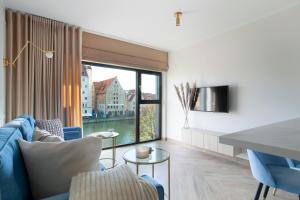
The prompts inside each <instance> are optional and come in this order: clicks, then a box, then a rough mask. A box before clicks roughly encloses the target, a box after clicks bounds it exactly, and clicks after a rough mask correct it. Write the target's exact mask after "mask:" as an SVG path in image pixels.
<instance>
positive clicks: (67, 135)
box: [63, 126, 82, 140]
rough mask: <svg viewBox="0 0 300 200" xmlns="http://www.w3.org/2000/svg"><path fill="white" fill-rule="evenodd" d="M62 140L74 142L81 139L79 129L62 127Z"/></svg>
mask: <svg viewBox="0 0 300 200" xmlns="http://www.w3.org/2000/svg"><path fill="white" fill-rule="evenodd" d="M63 131H64V139H65V140H74V139H79V138H82V134H81V128H80V127H77V126H72V127H64V129H63Z"/></svg>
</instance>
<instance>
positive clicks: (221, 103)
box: [191, 86, 229, 112]
mask: <svg viewBox="0 0 300 200" xmlns="http://www.w3.org/2000/svg"><path fill="white" fill-rule="evenodd" d="M228 88H229V87H228V86H216V87H200V88H197V91H196V94H195V96H194V97H193V100H192V103H191V110H194V111H203V112H228V110H229V109H228Z"/></svg>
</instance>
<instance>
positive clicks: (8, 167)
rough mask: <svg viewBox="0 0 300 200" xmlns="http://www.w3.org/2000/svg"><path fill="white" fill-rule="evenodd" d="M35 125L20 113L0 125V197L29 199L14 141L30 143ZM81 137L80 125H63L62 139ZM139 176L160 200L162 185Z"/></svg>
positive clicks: (59, 198) (61, 197)
mask: <svg viewBox="0 0 300 200" xmlns="http://www.w3.org/2000/svg"><path fill="white" fill-rule="evenodd" d="M34 127H35V120H34V118H33V117H32V116H29V115H22V116H19V117H18V118H16V119H14V120H12V121H10V122H8V123H7V124H5V125H4V127H2V128H0V200H25V199H32V194H31V190H30V185H29V181H28V177H27V173H26V168H25V165H24V162H23V158H22V153H21V151H20V148H19V145H18V141H17V140H18V139H19V138H22V139H24V140H27V141H30V142H31V141H32V135H33V131H34ZM81 137H82V133H81V128H80V127H65V128H64V139H65V140H72V139H77V138H81ZM142 178H143V179H145V180H146V181H148V182H149V183H151V184H153V185H154V186H155V187H156V188H157V191H158V195H159V200H163V199H164V189H163V187H162V186H161V185H160V184H159V183H157V182H156V181H155V180H154V179H152V178H151V177H149V176H142ZM68 198H69V195H68V193H64V194H58V195H56V196H53V197H49V198H46V199H45V200H67V199H68Z"/></svg>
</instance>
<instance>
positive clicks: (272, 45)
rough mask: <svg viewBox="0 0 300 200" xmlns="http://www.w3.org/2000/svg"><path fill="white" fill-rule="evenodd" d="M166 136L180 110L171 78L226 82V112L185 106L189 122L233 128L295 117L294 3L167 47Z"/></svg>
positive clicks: (299, 18) (297, 13) (174, 131)
mask: <svg viewBox="0 0 300 200" xmlns="http://www.w3.org/2000/svg"><path fill="white" fill-rule="evenodd" d="M169 62H170V69H169V71H168V77H167V134H168V135H167V137H169V138H173V139H178V140H179V139H180V129H181V127H182V126H183V122H184V119H183V115H182V110H181V108H180V104H179V102H178V101H177V96H176V94H175V90H174V87H173V84H179V83H182V82H184V83H185V82H186V81H189V82H193V81H196V83H197V86H214V85H230V90H231V91H230V102H231V106H230V107H231V111H230V113H228V114H222V113H204V112H191V114H190V126H191V127H197V128H204V129H209V130H214V131H224V132H234V131H238V130H242V129H248V128H250V127H256V126H260V125H263V124H268V123H271V122H276V121H281V120H286V119H290V118H295V117H300V6H298V7H295V8H292V9H289V10H286V11H284V12H281V13H279V14H276V15H273V16H271V17H268V18H264V19H261V20H259V21H257V22H255V23H252V24H248V25H245V26H243V27H241V28H239V29H236V30H233V31H230V32H227V33H225V34H222V35H219V36H216V37H214V38H212V39H210V40H207V41H205V42H203V43H201V44H198V45H196V46H194V47H190V48H187V49H182V50H179V51H176V52H171V53H170V60H169Z"/></svg>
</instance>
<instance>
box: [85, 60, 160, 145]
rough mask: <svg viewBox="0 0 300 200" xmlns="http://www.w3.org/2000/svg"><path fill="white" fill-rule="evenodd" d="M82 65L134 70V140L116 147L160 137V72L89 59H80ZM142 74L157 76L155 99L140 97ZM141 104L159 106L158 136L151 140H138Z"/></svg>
mask: <svg viewBox="0 0 300 200" xmlns="http://www.w3.org/2000/svg"><path fill="white" fill-rule="evenodd" d="M82 65H92V66H97V67H105V68H111V69H121V70H128V71H134V72H136V88H135V89H136V96H135V100H136V103H135V109H136V119H135V121H136V123H135V136H136V138H135V142H132V143H128V144H121V145H117V146H116V147H122V146H129V145H135V144H142V143H148V142H153V141H157V140H161V139H162V93H163V92H162V88H163V87H162V72H158V71H150V70H143V69H137V68H130V67H124V66H120V65H112V64H102V63H95V62H90V61H82ZM142 74H147V75H156V76H157V77H158V82H157V83H158V86H157V89H158V96H159V98H158V99H156V100H143V99H142V98H141V95H142V91H141V87H142V85H141V84H142V83H141V81H142V80H141V76H142ZM142 104H157V105H158V106H159V119H158V122H159V125H158V137H157V138H155V139H152V140H147V141H140V105H142ZM111 148H112V147H107V148H103V149H111Z"/></svg>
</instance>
